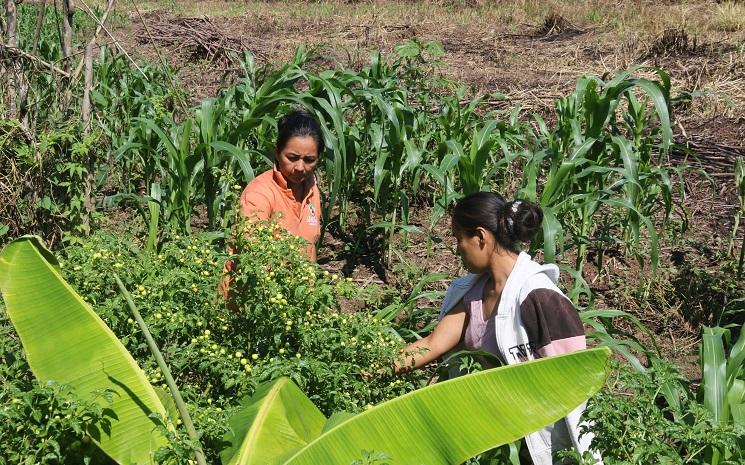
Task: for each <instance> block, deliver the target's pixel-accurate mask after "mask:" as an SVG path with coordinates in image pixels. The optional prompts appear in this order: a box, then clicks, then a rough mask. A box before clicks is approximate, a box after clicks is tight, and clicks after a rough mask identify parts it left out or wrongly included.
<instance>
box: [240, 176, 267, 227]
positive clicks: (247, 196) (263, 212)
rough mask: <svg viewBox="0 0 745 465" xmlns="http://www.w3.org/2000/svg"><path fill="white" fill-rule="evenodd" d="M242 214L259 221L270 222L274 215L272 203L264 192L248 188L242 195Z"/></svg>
mask: <svg viewBox="0 0 745 465" xmlns="http://www.w3.org/2000/svg"><path fill="white" fill-rule="evenodd" d="M241 214H242V215H243V216H247V217H252V218H254V219H257V220H268V219H269V217H270V216H271V215H272V202H271V199H269V198H268V197H267V196H266V194H265V193H264V192H259V191H256V190H253V189H251V185H250V184H249V185H248V186H246V189H244V190H243V193H242V194H241Z"/></svg>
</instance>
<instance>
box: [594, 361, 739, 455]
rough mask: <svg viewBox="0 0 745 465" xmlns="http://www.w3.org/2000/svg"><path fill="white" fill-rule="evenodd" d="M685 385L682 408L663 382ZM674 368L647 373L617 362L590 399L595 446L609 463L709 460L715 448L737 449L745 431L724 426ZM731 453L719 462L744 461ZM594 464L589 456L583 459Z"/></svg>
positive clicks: (661, 366)
mask: <svg viewBox="0 0 745 465" xmlns="http://www.w3.org/2000/svg"><path fill="white" fill-rule="evenodd" d="M666 383H674V384H679V385H681V386H683V387H684V388H686V389H683V390H682V391H681V392H682V393H683V395H681V398H680V407H679V408H676V407H673V406H671V405H669V404H668V403H667V402H666V401H665V399H664V398H663V396H662V394H661V386H663V385H664V384H666ZM688 388H689V386H688V383H687V381H684V380H683V379H682V377H681V375H680V374H679V373H678V371H677V369H676V368H675V367H673V366H672V365H669V364H666V363H663V362H660V363H658V364H656V366H655V367H653V368H650V369H649V370H647V371H646V372H639V371H635V370H631V369H630V368H628V367H627V366H622V365H619V366H617V367H616V370H615V377H613V376H612V377H611V379H610V380H609V382H608V385H607V386H606V388H604V389H603V390H601V391H600V392H599V393H598V394H597V395H595V397H593V398H592V399H590V401H589V403H588V408H587V411H586V413H585V416H586V418H587V419H588V420H590V421H591V422H593V423H594V426H593V427H592V430H593V433H594V435H595V438H594V440H593V443H592V444H593V447H594V448H596V449H597V450H599V451H600V452H601V453H602V454H603V461H604V462H605V463H606V464H608V465H631V464H635V465H636V464H639V465H641V464H649V463H661V464H683V463H690V464H709V463H713V462H712V461H711V453H712V451H713V450H715V449H718V450H738V447H737V441H738V439H739V438H742V436H743V434H745V431H743V429H742V428H741V427H737V426H734V425H723V424H719V423H717V421H715V419H714V417H713V415H712V414H711V413H710V412H709V411H708V410H707V409H706V408H705V407H704V406H703V405H702V404H700V403H698V402H697V401H696V398H695V396H694V395H693V394H692V393H691V391H690V389H688ZM742 460H743V457H742V456H737V457H730V458H729V459H727V460H722V461H720V462H718V463H720V464H736V463H742ZM585 463H592V461H589V462H585Z"/></svg>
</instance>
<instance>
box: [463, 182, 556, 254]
mask: <svg viewBox="0 0 745 465" xmlns="http://www.w3.org/2000/svg"><path fill="white" fill-rule="evenodd" d="M452 216H453V224H454V225H455V226H456V227H458V228H460V229H461V230H462V231H463V232H465V233H466V234H468V235H469V236H473V235H474V234H476V228H478V227H482V228H484V229H488V230H489V231H491V232H492V234H494V237H495V238H496V240H497V243H498V244H499V245H500V246H502V247H503V248H505V249H506V250H512V251H517V250H519V249H518V247H517V243H518V242H527V241H530V240H531V239H532V238H533V236H535V233H536V232H538V230H539V229H540V227H541V221H543V211H542V210H541V207H539V206H538V205H536V204H534V203H531V202H528V201H526V200H513V201H511V202H508V201H506V200H505V199H504V197H502V196H501V195H499V194H496V193H494V192H477V193H475V194H471V195H468V196H466V197H464V198H462V199H461V200H460V201H458V203H457V204H456V205H455V208H454V209H453V213H452Z"/></svg>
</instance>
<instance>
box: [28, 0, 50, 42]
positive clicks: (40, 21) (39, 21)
mask: <svg viewBox="0 0 745 465" xmlns="http://www.w3.org/2000/svg"><path fill="white" fill-rule="evenodd" d="M46 12H47V0H41V5H39V14H37V15H36V31H34V45H33V46H32V47H31V55H36V52H37V50H38V49H39V38H41V28H42V27H43V26H44V15H45V13H46Z"/></svg>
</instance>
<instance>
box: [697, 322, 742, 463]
mask: <svg viewBox="0 0 745 465" xmlns="http://www.w3.org/2000/svg"><path fill="white" fill-rule="evenodd" d="M739 329H740V337H739V338H738V340H737V341H736V342H735V343H734V344H732V345H731V346H730V347H729V354H728V353H727V350H726V346H728V345H730V341H731V337H732V332H731V331H730V329H726V328H720V327H713V328H710V327H704V335H703V342H702V346H701V364H702V371H703V380H702V383H701V391H702V397H703V405H704V407H705V408H706V409H707V410H708V411H709V412H710V413H711V414H712V415H713V417H714V420H715V421H716V422H718V423H720V424H730V423H731V424H735V425H738V426H739V427H741V428H745V365H744V363H745V331H742V329H743V328H742V327H740V328H739ZM739 446H740V448H739V450H717V449H715V450H712V451H708V453H709V454H710V457H711V464H712V465H718V464H720V463H734V462H733V460H737V459H738V458H739V459H740V460H742V458H743V457H742V450H743V447H745V441H744V440H742V439H741V440H740V444H739Z"/></svg>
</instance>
